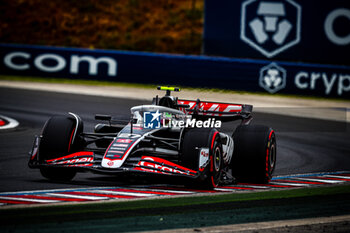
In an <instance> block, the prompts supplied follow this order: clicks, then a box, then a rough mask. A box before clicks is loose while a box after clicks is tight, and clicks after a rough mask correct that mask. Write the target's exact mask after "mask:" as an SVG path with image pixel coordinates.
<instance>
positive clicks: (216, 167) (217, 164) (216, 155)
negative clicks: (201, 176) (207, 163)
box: [213, 147, 221, 172]
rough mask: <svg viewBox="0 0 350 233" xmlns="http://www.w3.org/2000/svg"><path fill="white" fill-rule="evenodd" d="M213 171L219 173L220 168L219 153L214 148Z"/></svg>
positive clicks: (218, 149)
mask: <svg viewBox="0 0 350 233" xmlns="http://www.w3.org/2000/svg"><path fill="white" fill-rule="evenodd" d="M213 159H214V161H213V162H214V170H215V172H219V171H220V166H221V151H220V148H219V147H216V148H215V151H214V158H213Z"/></svg>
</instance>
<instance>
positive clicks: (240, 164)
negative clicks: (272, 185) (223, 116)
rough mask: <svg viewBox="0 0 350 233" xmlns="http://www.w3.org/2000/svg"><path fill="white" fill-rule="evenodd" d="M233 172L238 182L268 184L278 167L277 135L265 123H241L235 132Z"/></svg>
mask: <svg viewBox="0 0 350 233" xmlns="http://www.w3.org/2000/svg"><path fill="white" fill-rule="evenodd" d="M233 140H234V152H233V157H232V163H231V166H232V174H233V176H234V177H236V179H237V181H238V182H246V183H259V184H266V183H268V182H270V180H271V178H272V174H273V171H274V170H275V167H276V154H277V150H276V149H277V148H276V136H275V133H274V131H273V129H271V128H269V127H267V126H263V125H240V126H238V127H237V129H236V130H235V132H234V134H233Z"/></svg>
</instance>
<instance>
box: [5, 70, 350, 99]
mask: <svg viewBox="0 0 350 233" xmlns="http://www.w3.org/2000/svg"><path fill="white" fill-rule="evenodd" d="M0 80H8V81H27V82H38V83H58V84H62V83H63V84H75V85H89V86H115V87H129V88H144V89H155V87H156V86H158V85H159V84H158V85H157V84H141V83H125V82H108V81H98V80H83V79H63V78H45V77H31V76H5V75H0ZM181 89H182V91H186V90H189V91H198V92H214V93H225V94H241V95H257V96H268V97H272V96H276V97H282V98H302V99H310V100H332V101H350V100H349V99H342V98H330V97H327V98H326V97H315V96H301V95H291V94H274V95H271V94H268V93H265V92H247V91H237V90H229V89H219V88H204V87H203V88H200V87H196V88H194V87H186V86H181Z"/></svg>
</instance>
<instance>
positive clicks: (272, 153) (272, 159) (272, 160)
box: [269, 143, 276, 173]
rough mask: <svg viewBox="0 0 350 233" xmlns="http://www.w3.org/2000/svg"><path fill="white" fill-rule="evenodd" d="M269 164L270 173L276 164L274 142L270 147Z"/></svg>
mask: <svg viewBox="0 0 350 233" xmlns="http://www.w3.org/2000/svg"><path fill="white" fill-rule="evenodd" d="M269 164H270V169H271V173H272V172H273V170H274V169H275V165H276V146H275V143H272V145H271V147H270V154H269Z"/></svg>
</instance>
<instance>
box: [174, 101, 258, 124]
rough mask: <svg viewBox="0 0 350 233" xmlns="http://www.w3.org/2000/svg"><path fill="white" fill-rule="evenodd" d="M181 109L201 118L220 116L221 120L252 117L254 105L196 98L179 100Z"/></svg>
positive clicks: (178, 103)
mask: <svg viewBox="0 0 350 233" xmlns="http://www.w3.org/2000/svg"><path fill="white" fill-rule="evenodd" d="M177 106H178V107H179V110H180V111H183V112H184V113H187V114H191V115H194V116H196V117H200V118H213V117H215V118H218V119H220V120H227V121H230V120H236V119H248V118H251V113H252V110H253V106H252V105H248V104H231V103H219V102H209V101H200V100H199V99H197V100H196V101H194V100H181V99H178V100H177Z"/></svg>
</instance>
